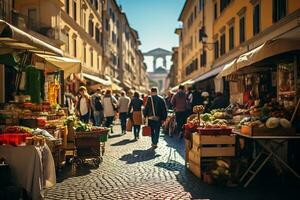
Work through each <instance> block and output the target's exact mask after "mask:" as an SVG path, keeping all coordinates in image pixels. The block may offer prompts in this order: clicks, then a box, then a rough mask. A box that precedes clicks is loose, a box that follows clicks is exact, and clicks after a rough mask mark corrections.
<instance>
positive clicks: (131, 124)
mask: <svg viewBox="0 0 300 200" xmlns="http://www.w3.org/2000/svg"><path fill="white" fill-rule="evenodd" d="M132 126H133V122H132V119H127V122H126V131H130V132H132Z"/></svg>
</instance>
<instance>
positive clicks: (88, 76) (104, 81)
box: [82, 73, 112, 86]
mask: <svg viewBox="0 0 300 200" xmlns="http://www.w3.org/2000/svg"><path fill="white" fill-rule="evenodd" d="M82 75H83V77H85V78H87V79H90V80H92V81H95V82H97V83H100V84H101V85H104V86H111V85H112V83H111V81H108V80H104V79H102V78H100V77H97V76H93V75H90V74H86V73H82Z"/></svg>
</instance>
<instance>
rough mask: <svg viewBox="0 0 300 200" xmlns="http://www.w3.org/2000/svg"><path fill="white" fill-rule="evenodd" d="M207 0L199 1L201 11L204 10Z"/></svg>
mask: <svg viewBox="0 0 300 200" xmlns="http://www.w3.org/2000/svg"><path fill="white" fill-rule="evenodd" d="M204 4H205V0H199V11H201V10H202V9H204Z"/></svg>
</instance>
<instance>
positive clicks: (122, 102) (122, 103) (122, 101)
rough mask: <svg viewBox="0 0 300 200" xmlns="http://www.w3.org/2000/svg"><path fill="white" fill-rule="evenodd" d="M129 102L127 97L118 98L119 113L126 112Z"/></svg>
mask: <svg viewBox="0 0 300 200" xmlns="http://www.w3.org/2000/svg"><path fill="white" fill-rule="evenodd" d="M129 102H130V98H129V97H127V96H125V97H120V98H119V101H118V107H119V113H127V112H128V107H129Z"/></svg>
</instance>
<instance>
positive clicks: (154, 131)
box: [148, 120, 161, 145]
mask: <svg viewBox="0 0 300 200" xmlns="http://www.w3.org/2000/svg"><path fill="white" fill-rule="evenodd" d="M148 124H149V126H150V127H151V140H152V144H154V145H157V143H158V138H159V132H160V126H161V123H160V121H155V120H149V122H148Z"/></svg>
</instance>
